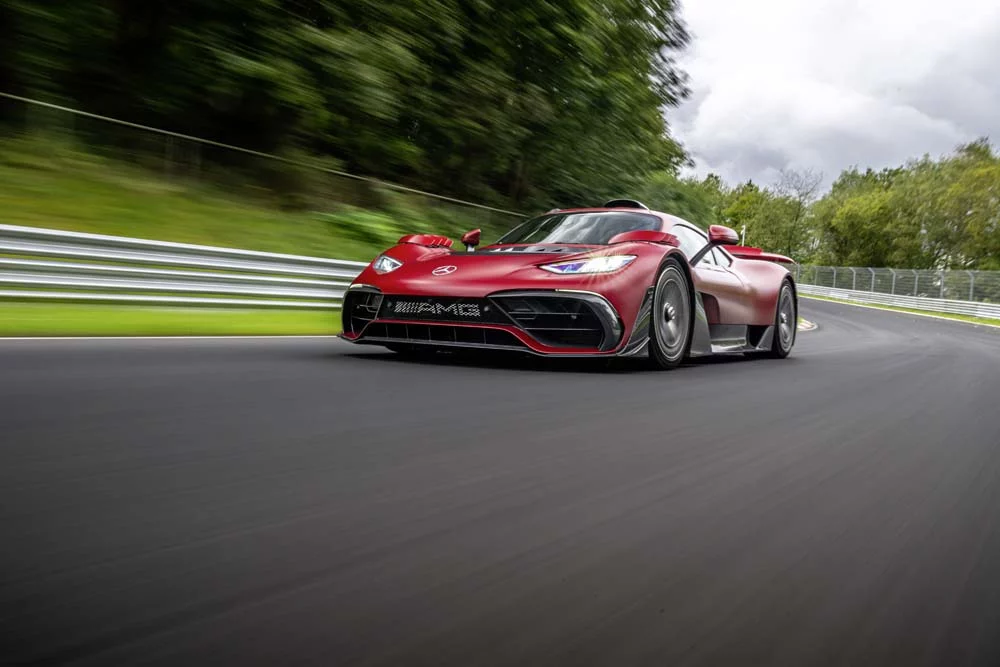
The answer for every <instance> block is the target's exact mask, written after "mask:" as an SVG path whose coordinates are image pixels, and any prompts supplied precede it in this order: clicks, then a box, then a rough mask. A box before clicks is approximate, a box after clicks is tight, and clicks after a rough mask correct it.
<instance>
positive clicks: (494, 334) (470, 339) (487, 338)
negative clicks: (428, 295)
mask: <svg viewBox="0 0 1000 667" xmlns="http://www.w3.org/2000/svg"><path fill="white" fill-rule="evenodd" d="M365 339H366V340H371V339H378V340H386V341H398V342H406V343H439V344H442V345H448V344H452V345H486V346H490V347H510V348H522V349H523V348H524V344H523V343H521V341H520V340H518V339H517V336H515V335H514V334H512V333H510V332H509V331H503V330H502V329H489V328H485V327H460V326H453V325H448V324H414V323H406V324H402V323H397V322H374V323H372V324H371V326H369V327H368V329H366V330H365Z"/></svg>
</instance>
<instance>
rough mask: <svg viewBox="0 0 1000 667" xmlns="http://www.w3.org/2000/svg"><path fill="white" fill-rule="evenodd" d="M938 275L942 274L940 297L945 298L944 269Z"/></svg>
mask: <svg viewBox="0 0 1000 667" xmlns="http://www.w3.org/2000/svg"><path fill="white" fill-rule="evenodd" d="M938 275H939V276H941V296H940V298H942V299H943V298H944V271H939V272H938Z"/></svg>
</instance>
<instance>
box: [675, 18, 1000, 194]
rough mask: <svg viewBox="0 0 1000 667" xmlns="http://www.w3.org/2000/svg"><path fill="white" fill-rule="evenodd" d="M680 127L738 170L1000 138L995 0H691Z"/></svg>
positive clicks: (829, 169) (738, 176)
mask: <svg viewBox="0 0 1000 667" xmlns="http://www.w3.org/2000/svg"><path fill="white" fill-rule="evenodd" d="M683 13H684V17H685V19H686V21H687V23H688V27H689V29H690V31H691V33H692V35H693V42H692V45H691V46H690V47H689V49H688V51H687V53H685V54H684V56H683V57H682V59H681V64H682V67H684V69H686V70H687V72H688V73H689V74H690V76H691V88H692V91H693V92H692V95H691V98H690V99H689V100H688V101H687V102H686V103H685V104H684V105H683V106H682V107H681V108H679V109H674V110H672V111H671V112H670V113H669V114H668V119H669V121H670V123H671V125H672V128H673V132H674V134H675V135H676V136H677V137H679V138H680V140H681V141H682V142H683V143H684V145H685V146H686V147H687V149H688V150H689V152H691V153H692V155H693V156H694V158H695V161H696V162H697V167H696V168H695V169H694V170H693V171H694V173H696V174H698V175H703V174H705V173H707V172H709V171H714V172H716V173H719V174H721V175H722V176H723V177H724V178H725V179H726V180H728V181H730V182H736V181H742V180H745V179H747V178H752V179H753V180H754V181H755V182H759V183H770V182H772V181H773V180H774V177H775V175H776V172H777V170H779V169H781V168H783V167H791V168H796V169H802V168H812V169H814V170H817V171H822V172H823V173H824V175H825V177H826V178H825V181H824V183H825V184H826V185H829V183H830V182H832V180H833V179H834V178H836V176H837V175H838V174H839V173H840V171H841V169H844V168H846V167H849V166H851V165H859V166H862V167H864V166H872V167H877V168H880V167H884V166H890V165H896V164H901V163H902V162H903V161H905V160H906V159H907V158H909V157H917V156H920V155H922V154H924V153H930V154H931V155H934V156H937V155H940V154H942V153H945V152H948V151H949V150H951V149H952V148H953V147H954V146H955V145H957V144H959V143H961V142H963V141H967V140H971V139H974V138H976V137H978V136H983V135H988V136H989V137H990V138H991V140H992V141H993V143H994V145H997V144H1000V0H949V1H947V2H941V1H940V0H935V1H934V2H931V1H929V0H754V1H752V2H751V1H750V0H686V2H684V5H683Z"/></svg>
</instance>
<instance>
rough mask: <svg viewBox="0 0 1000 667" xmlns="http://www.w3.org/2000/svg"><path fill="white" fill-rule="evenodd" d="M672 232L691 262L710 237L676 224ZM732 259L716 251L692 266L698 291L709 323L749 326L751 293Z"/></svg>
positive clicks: (688, 226)
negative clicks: (734, 267)
mask: <svg viewBox="0 0 1000 667" xmlns="http://www.w3.org/2000/svg"><path fill="white" fill-rule="evenodd" d="M670 233H671V234H673V235H674V236H676V237H677V238H678V240H679V241H680V243H681V251H682V252H683V253H684V254H685V256H687V257H688V259H689V260H690V258H691V257H693V256H695V255H696V254H697V253H698V252H699V251H700V250H701V249H702V248H704V247H705V245H707V244H708V236H707V235H706V234H705V233H704V232H702V231H701V230H700V229H697V228H696V227H694V226H692V225H689V224H686V223H676V224H674V226H673V227H672V228H671V229H670ZM731 262H732V260H731V259H730V258H729V257H728V255H726V254H725V253H724V252H723V251H721V250H719V249H718V248H713V249H712V250H711V251H709V252H707V253H705V255H704V257H702V259H701V260H700V261H699V262H698V263H697V264H696V265H694V266H692V267H691V273H692V274H693V276H694V284H695V289H696V290H697V291H698V292H700V293H701V294H702V301H703V303H704V305H705V314H706V315H707V316H708V323H709V324H746V323H747V322H750V321H751V315H752V313H751V308H750V290H749V287H748V286H747V285H746V284H745V283H744V282H743V280H742V279H741V278H740V277H739V276H738V275H737V274H736V273H735V272H733V271H731V270H730V268H729V265H730V264H731Z"/></svg>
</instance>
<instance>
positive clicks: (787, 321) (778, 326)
mask: <svg viewBox="0 0 1000 667" xmlns="http://www.w3.org/2000/svg"><path fill="white" fill-rule="evenodd" d="M798 328H799V313H798V309H797V308H796V307H795V292H793V291H792V284H791V283H790V282H788V281H787V280H786V281H784V282H783V283H782V284H781V291H780V292H779V293H778V305H777V307H776V308H775V313H774V340H773V341H771V351H770V352H769V353H768V356H770V357H774V358H775V359H784V358H785V357H787V356H788V355H789V353H790V352H791V351H792V346H793V345H795V334H796V332H797V331H798Z"/></svg>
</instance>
